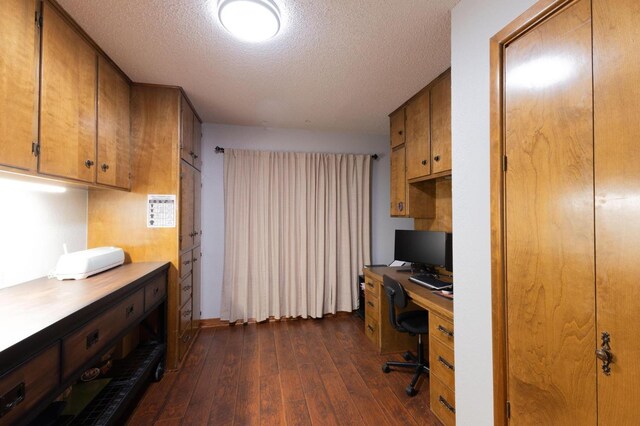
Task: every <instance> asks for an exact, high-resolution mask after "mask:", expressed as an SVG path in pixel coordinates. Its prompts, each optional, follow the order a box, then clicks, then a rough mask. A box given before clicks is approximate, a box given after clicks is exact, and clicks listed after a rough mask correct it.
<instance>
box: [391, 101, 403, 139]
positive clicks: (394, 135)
mask: <svg viewBox="0 0 640 426" xmlns="http://www.w3.org/2000/svg"><path fill="white" fill-rule="evenodd" d="M389 122H390V125H391V149H393V148H395V147H397V146H400V145H402V144H403V143H404V136H405V132H404V108H400V109H398V110H396V111H394V112H392V113H391V115H390V116H389Z"/></svg>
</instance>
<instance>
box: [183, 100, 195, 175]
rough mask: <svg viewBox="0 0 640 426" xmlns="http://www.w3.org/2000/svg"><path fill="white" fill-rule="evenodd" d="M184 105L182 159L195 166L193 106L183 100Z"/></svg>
mask: <svg viewBox="0 0 640 426" xmlns="http://www.w3.org/2000/svg"><path fill="white" fill-rule="evenodd" d="M181 103H182V107H181V110H182V119H181V120H180V129H181V133H180V157H181V158H182V159H183V160H184V161H186V162H187V163H189V164H193V155H194V152H193V119H194V115H193V111H191V106H190V105H189V103H188V102H187V100H186V99H185V98H184V96H183V97H182V98H181Z"/></svg>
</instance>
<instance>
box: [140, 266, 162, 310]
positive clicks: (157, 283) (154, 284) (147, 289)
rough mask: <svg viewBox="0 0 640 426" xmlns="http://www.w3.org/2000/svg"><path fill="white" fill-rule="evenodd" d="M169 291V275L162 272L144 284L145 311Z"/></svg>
mask: <svg viewBox="0 0 640 426" xmlns="http://www.w3.org/2000/svg"><path fill="white" fill-rule="evenodd" d="M166 293H167V276H166V275H165V274H160V275H158V276H157V277H155V278H153V279H152V280H151V281H150V282H149V283H148V284H147V285H145V286H144V311H145V312H147V311H148V310H149V309H151V307H152V306H153V305H155V304H156V303H158V300H161V299H162V298H163V297H164V295H165V294H166Z"/></svg>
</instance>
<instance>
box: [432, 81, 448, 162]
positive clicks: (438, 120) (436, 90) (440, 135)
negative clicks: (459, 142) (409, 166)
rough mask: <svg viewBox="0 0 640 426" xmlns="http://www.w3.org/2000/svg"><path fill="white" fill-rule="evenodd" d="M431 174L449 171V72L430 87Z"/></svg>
mask: <svg viewBox="0 0 640 426" xmlns="http://www.w3.org/2000/svg"><path fill="white" fill-rule="evenodd" d="M431 161H432V162H431V173H440V172H445V171H448V170H451V71H447V73H446V74H445V75H444V76H443V77H442V78H440V79H438V80H437V81H436V82H435V83H434V85H433V86H432V87H431Z"/></svg>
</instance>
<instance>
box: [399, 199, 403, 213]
mask: <svg viewBox="0 0 640 426" xmlns="http://www.w3.org/2000/svg"><path fill="white" fill-rule="evenodd" d="M403 210H404V203H403V202H402V201H400V202H399V203H398V211H400V212H401V211H403Z"/></svg>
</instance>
